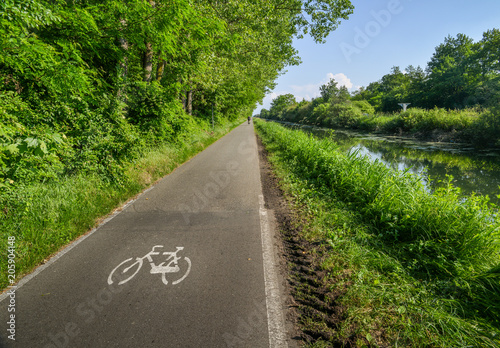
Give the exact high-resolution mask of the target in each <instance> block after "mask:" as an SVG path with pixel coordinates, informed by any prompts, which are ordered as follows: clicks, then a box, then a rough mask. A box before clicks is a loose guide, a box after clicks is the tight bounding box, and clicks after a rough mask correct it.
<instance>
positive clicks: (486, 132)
mask: <svg viewBox="0 0 500 348" xmlns="http://www.w3.org/2000/svg"><path fill="white" fill-rule="evenodd" d="M466 134H467V136H468V137H469V138H470V139H471V141H472V143H474V145H476V146H480V147H488V146H500V138H499V134H500V107H497V108H494V109H492V110H490V111H487V112H484V113H483V114H481V115H480V116H479V117H478V118H477V119H476V120H475V122H474V123H473V124H472V125H471V127H470V129H468V130H467V132H466Z"/></svg>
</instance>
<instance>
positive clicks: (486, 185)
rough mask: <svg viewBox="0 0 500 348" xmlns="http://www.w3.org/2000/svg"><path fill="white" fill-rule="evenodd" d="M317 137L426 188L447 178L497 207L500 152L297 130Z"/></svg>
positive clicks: (452, 145)
mask: <svg viewBox="0 0 500 348" xmlns="http://www.w3.org/2000/svg"><path fill="white" fill-rule="evenodd" d="M301 128H302V129H303V130H305V131H308V132H312V133H313V134H314V135H316V136H318V137H323V138H324V137H328V138H331V139H332V140H334V141H335V142H337V143H338V144H339V145H340V147H341V149H342V150H343V151H357V152H358V153H359V155H366V156H369V157H370V158H372V159H373V160H379V161H381V162H382V163H384V164H385V165H387V166H388V167H391V168H394V169H398V170H408V171H409V172H412V173H415V174H419V175H421V177H422V180H423V182H424V183H425V184H426V186H427V187H428V188H429V189H430V190H431V191H434V190H435V189H436V188H437V187H440V186H444V183H443V181H444V182H446V181H447V175H451V176H453V185H454V186H457V187H459V188H460V189H461V190H462V193H463V194H466V195H469V194H471V193H476V194H480V195H488V196H489V197H490V199H491V202H493V203H495V204H497V205H498V204H500V199H499V198H498V197H497V195H499V194H500V188H499V187H500V152H499V151H498V150H479V151H476V150H475V149H474V148H472V147H470V145H466V144H449V143H434V142H422V141H415V140H409V139H405V138H401V137H393V136H379V135H373V134H363V133H356V132H350V131H343V130H342V131H337V130H336V131H334V132H332V131H331V130H328V129H322V128H308V127H301Z"/></svg>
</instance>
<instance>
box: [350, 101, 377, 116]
mask: <svg viewBox="0 0 500 348" xmlns="http://www.w3.org/2000/svg"><path fill="white" fill-rule="evenodd" d="M352 105H354V106H355V107H357V108H358V109H359V110H361V112H362V113H363V114H368V115H373V114H374V113H375V108H374V107H373V106H372V105H371V104H370V103H368V101H366V100H356V101H353V102H352Z"/></svg>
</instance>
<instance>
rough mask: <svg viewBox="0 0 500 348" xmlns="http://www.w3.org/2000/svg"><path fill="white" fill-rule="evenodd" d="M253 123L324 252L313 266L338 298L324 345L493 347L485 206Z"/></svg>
mask: <svg viewBox="0 0 500 348" xmlns="http://www.w3.org/2000/svg"><path fill="white" fill-rule="evenodd" d="M256 124H257V129H258V131H259V134H260V135H261V136H262V139H263V142H264V144H265V146H266V148H267V150H268V151H269V152H270V153H271V161H272V163H273V164H274V166H275V168H276V170H277V172H278V174H279V175H280V176H281V177H282V180H283V183H284V184H283V185H284V188H285V190H286V192H288V194H290V196H291V197H293V202H294V206H295V209H299V210H300V216H301V217H302V218H301V220H300V221H301V224H302V231H303V234H304V235H305V236H306V237H308V238H309V239H311V240H312V241H313V242H314V243H312V245H317V246H318V251H317V252H320V250H322V248H323V249H324V248H325V247H326V248H327V249H326V250H327V252H326V254H325V255H324V258H323V263H322V264H321V265H318V267H320V268H321V269H322V270H324V273H325V274H326V277H329V278H331V279H332V282H331V283H330V284H332V285H331V286H332V287H333V288H331V289H329V291H331V292H333V293H336V292H341V293H343V296H342V297H341V298H340V299H337V300H336V301H337V305H339V303H338V301H341V302H340V305H343V306H344V308H346V313H344V316H343V319H342V322H341V323H337V324H336V326H335V327H334V328H333V329H332V334H333V335H334V336H333V337H332V338H331V339H332V342H331V344H332V343H336V344H339V342H340V343H342V342H347V341H348V339H349V338H350V337H358V338H359V337H361V341H360V342H358V346H361V345H363V344H374V345H378V346H414V347H415V346H418V347H420V346H429V347H463V346H474V347H498V346H499V344H500V301H499V299H500V272H499V271H500V248H499V245H500V244H499V242H500V239H499V232H500V225H499V223H498V220H497V219H496V212H495V211H494V210H492V208H490V207H488V205H487V200H486V199H484V198H481V197H476V196H472V197H469V198H467V199H464V198H463V197H462V196H461V195H460V193H459V190H458V189H456V188H454V187H453V186H452V185H451V184H449V185H446V186H445V187H444V188H442V189H438V190H437V191H436V192H435V193H432V194H431V193H429V191H428V190H426V189H425V187H424V186H423V185H422V183H421V181H420V180H419V177H417V176H415V175H413V174H410V173H407V172H398V171H395V170H393V169H390V168H387V167H386V166H384V165H383V164H382V163H381V162H378V161H376V162H374V163H373V162H371V161H370V160H369V159H368V158H365V157H360V156H357V155H356V153H351V154H344V153H343V152H341V151H339V150H338V149H337V145H336V144H334V143H333V142H331V141H330V140H328V139H323V140H317V139H315V138H314V137H312V136H309V135H307V134H305V133H302V132H301V131H297V130H295V131H294V130H289V129H286V128H284V127H282V126H279V125H277V124H276V123H265V122H262V121H260V122H258V123H256ZM325 301H327V299H325ZM305 316H307V314H305ZM313 320H314V319H313ZM301 324H302V325H303V328H304V329H306V330H307V329H308V325H312V324H310V322H308V320H307V318H305V317H304V318H302V320H301ZM331 344H330V345H331ZM317 346H318V347H319V346H322V345H320V344H319V345H317ZM325 346H328V344H327V345H325Z"/></svg>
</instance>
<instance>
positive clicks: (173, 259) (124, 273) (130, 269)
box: [108, 245, 191, 285]
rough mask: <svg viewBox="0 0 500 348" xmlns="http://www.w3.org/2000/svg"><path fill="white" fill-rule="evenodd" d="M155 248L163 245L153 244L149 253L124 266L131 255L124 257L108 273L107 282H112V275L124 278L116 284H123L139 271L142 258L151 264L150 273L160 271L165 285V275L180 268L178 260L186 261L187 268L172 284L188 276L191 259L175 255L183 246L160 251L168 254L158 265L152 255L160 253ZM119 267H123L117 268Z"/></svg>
mask: <svg viewBox="0 0 500 348" xmlns="http://www.w3.org/2000/svg"><path fill="white" fill-rule="evenodd" d="M156 248H163V245H155V246H154V247H153V249H151V251H150V252H149V253H147V254H146V255H144V256H143V257H136V258H135V262H133V263H132V264H131V265H130V266H126V265H127V263H129V262H131V261H132V260H133V258H132V257H131V258H129V259H126V260H125V261H123V262H122V263H120V264H119V265H118V266H116V267H115V268H114V269H113V270H112V271H111V273H110V274H109V277H108V284H109V285H111V284H113V278H114V277H116V278H120V279H121V278H124V279H121V280H120V281H119V282H118V285H122V284H125V283H126V282H128V281H129V280H130V279H132V278H134V276H135V275H136V274H137V273H138V272H139V270H140V269H141V268H142V265H143V264H144V260H148V262H149V264H150V266H151V271H150V272H149V273H151V274H158V273H161V279H162V281H163V283H164V284H165V285H167V284H168V281H167V279H166V277H165V275H166V274H167V273H178V272H179V271H180V270H181V268H180V267H179V264H178V263H179V260H182V261H183V263H184V262H185V263H187V270H186V272H185V273H184V275H183V276H182V277H181V278H179V279H177V280H175V281H173V282H172V285H176V284H179V283H180V282H182V281H183V280H184V279H185V278H186V277H187V276H188V274H189V272H190V271H191V260H190V259H189V258H188V257H184V258H183V259H182V258H181V257H179V256H177V253H178V252H179V251H181V250H183V249H184V247H177V249H176V250H175V251H171V252H168V251H166V252H164V253H162V255H168V258H167V259H166V260H165V261H164V262H162V263H160V264H159V265H155V263H154V262H153V256H155V255H160V252H159V251H155V249H156ZM168 261H170V262H168ZM167 262H168V264H167V265H165V264H166V263H167ZM123 267H125V268H123ZM120 268H123V269H121V270H119V269H120ZM183 269H184V267H183ZM129 274H130V275H129Z"/></svg>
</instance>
